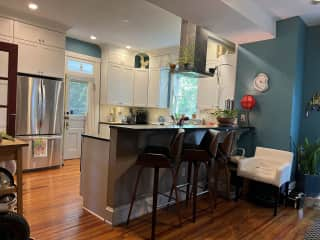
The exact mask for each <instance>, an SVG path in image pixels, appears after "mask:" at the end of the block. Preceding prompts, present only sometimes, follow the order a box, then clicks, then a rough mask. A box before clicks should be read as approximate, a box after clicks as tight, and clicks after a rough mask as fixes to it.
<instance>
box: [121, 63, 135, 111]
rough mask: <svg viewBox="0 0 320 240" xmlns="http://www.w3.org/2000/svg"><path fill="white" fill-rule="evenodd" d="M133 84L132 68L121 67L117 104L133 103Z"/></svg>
mask: <svg viewBox="0 0 320 240" xmlns="http://www.w3.org/2000/svg"><path fill="white" fill-rule="evenodd" d="M133 85H134V73H133V69H132V68H128V67H123V68H122V70H121V78H120V98H119V104H120V105H126V106H132V105H133Z"/></svg>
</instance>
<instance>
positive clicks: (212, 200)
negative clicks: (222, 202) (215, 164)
mask: <svg viewBox="0 0 320 240" xmlns="http://www.w3.org/2000/svg"><path fill="white" fill-rule="evenodd" d="M205 165H206V168H207V180H208V192H209V201H210V203H209V205H210V208H211V213H212V214H213V209H214V205H213V204H214V199H213V194H212V188H211V186H210V165H209V164H208V163H207V162H206V163H205Z"/></svg>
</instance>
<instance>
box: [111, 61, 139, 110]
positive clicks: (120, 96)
mask: <svg viewBox="0 0 320 240" xmlns="http://www.w3.org/2000/svg"><path fill="white" fill-rule="evenodd" d="M107 81H108V84H107V92H108V94H107V99H108V103H109V104H111V105H124V106H131V105H133V85H134V74H133V69H132V68H129V67H125V66H122V65H116V64H109V67H108V74H107Z"/></svg>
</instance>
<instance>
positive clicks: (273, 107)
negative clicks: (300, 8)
mask: <svg viewBox="0 0 320 240" xmlns="http://www.w3.org/2000/svg"><path fill="white" fill-rule="evenodd" d="M305 31H306V26H305V24H304V23H303V21H302V20H301V19H300V18H298V17H295V18H291V19H286V20H282V21H279V22H277V37H276V38H275V39H272V40H266V41H260V42H256V43H250V44H243V45H240V46H239V51H238V67H237V84H236V94H235V100H236V103H237V104H238V106H237V107H238V108H239V109H240V108H241V107H240V106H239V102H240V99H241V98H242V96H243V95H245V94H252V95H255V98H256V100H257V105H256V107H255V109H254V110H253V111H252V112H251V113H250V121H251V124H252V125H253V126H255V127H256V133H257V136H256V141H257V142H256V144H257V145H258V146H264V147H272V148H277V149H283V150H289V149H291V147H292V142H297V141H298V139H299V125H300V117H299V116H300V115H301V112H300V111H301V110H300V109H301V106H300V105H301V100H302V88H301V85H302V81H303V72H304V64H303V63H304V60H303V59H304V50H303V49H304V45H305ZM260 72H264V73H266V74H268V76H269V78H270V81H269V84H270V89H269V91H267V92H265V93H258V92H256V91H255V90H254V89H253V87H252V82H253V79H254V78H255V76H256V75H257V74H258V73H260ZM292 119H293V120H292Z"/></svg>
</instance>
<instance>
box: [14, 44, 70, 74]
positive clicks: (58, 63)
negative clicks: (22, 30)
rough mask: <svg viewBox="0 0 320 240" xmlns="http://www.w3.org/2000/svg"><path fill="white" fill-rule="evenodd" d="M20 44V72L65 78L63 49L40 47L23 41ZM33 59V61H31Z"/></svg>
mask: <svg viewBox="0 0 320 240" xmlns="http://www.w3.org/2000/svg"><path fill="white" fill-rule="evenodd" d="M15 43H16V44H18V50H19V55H18V72H20V73H29V74H35V75H43V76H49V77H56V78H63V77H64V65H65V63H64V62H65V60H64V58H65V57H64V56H65V52H64V50H63V49H59V48H52V47H47V46H40V45H39V44H36V43H32V42H27V41H23V40H18V41H15ZM30 59H32V61H31V60H30Z"/></svg>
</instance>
